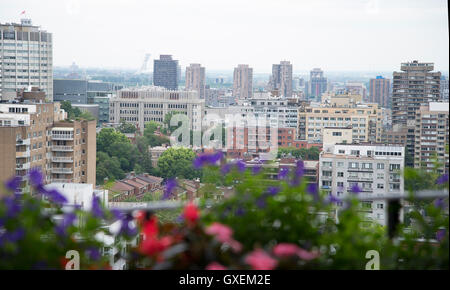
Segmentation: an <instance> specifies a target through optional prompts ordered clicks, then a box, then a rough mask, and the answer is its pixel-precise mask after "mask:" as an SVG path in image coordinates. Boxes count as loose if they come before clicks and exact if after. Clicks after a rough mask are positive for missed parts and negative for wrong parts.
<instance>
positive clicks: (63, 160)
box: [52, 157, 73, 163]
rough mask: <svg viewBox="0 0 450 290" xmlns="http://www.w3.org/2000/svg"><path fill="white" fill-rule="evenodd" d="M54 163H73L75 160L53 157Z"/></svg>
mask: <svg viewBox="0 0 450 290" xmlns="http://www.w3.org/2000/svg"><path fill="white" fill-rule="evenodd" d="M52 162H67V163H73V158H72V157H52Z"/></svg>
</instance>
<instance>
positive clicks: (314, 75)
mask: <svg viewBox="0 0 450 290" xmlns="http://www.w3.org/2000/svg"><path fill="white" fill-rule="evenodd" d="M327 84H328V81H327V78H326V77H324V76H323V71H322V70H321V69H320V68H315V69H313V70H312V71H311V72H310V74H309V97H310V98H311V99H315V100H317V101H320V98H321V96H322V94H323V93H325V92H326V91H327Z"/></svg>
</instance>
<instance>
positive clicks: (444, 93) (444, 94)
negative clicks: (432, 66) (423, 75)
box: [440, 76, 449, 102]
mask: <svg viewBox="0 0 450 290" xmlns="http://www.w3.org/2000/svg"><path fill="white" fill-rule="evenodd" d="M440 100H441V101H443V102H448V101H449V100H448V77H446V76H442V77H441V92H440Z"/></svg>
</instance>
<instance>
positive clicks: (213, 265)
mask: <svg viewBox="0 0 450 290" xmlns="http://www.w3.org/2000/svg"><path fill="white" fill-rule="evenodd" d="M226 269H227V268H226V267H225V266H223V265H221V264H219V263H217V262H212V263H209V264H208V266H206V270H226Z"/></svg>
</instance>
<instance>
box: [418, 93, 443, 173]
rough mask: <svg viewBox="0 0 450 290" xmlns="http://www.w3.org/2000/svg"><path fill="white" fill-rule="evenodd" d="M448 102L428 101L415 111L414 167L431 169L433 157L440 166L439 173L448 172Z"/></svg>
mask: <svg viewBox="0 0 450 290" xmlns="http://www.w3.org/2000/svg"><path fill="white" fill-rule="evenodd" d="M448 111H449V109H448V103H444V102H430V103H428V105H426V106H421V107H420V109H419V110H418V111H417V112H416V122H415V123H416V130H415V144H414V145H415V150H414V167H416V168H421V167H422V168H424V169H425V170H427V171H432V170H433V168H434V157H436V158H437V160H438V164H439V165H440V166H441V167H440V168H438V169H437V170H438V171H439V172H440V173H444V172H445V173H448V172H449V157H448V152H446V151H445V150H446V146H448V144H449V141H450V140H449V133H448V131H449V121H448V119H449V113H448Z"/></svg>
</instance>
